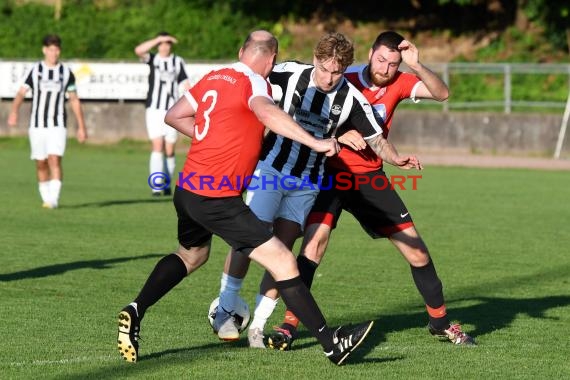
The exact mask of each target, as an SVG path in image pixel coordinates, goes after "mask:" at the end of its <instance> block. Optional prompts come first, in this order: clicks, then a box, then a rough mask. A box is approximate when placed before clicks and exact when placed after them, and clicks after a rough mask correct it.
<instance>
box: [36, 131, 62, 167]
mask: <svg viewBox="0 0 570 380" xmlns="http://www.w3.org/2000/svg"><path fill="white" fill-rule="evenodd" d="M28 136H29V137H30V148H31V156H30V158H31V159H32V160H45V159H47V158H48V156H51V155H53V156H63V153H65V143H66V142H67V128H64V127H48V128H43V127H38V128H35V127H30V128H29V129H28Z"/></svg>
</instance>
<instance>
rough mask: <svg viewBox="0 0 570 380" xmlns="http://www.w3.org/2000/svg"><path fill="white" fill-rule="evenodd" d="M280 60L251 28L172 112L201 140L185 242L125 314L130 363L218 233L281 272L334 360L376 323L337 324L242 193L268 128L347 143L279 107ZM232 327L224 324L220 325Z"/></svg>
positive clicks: (287, 294) (323, 144)
mask: <svg viewBox="0 0 570 380" xmlns="http://www.w3.org/2000/svg"><path fill="white" fill-rule="evenodd" d="M276 56H277V40H276V39H275V37H274V36H273V35H271V34H270V33H269V32H266V31H256V32H253V33H251V34H250V35H249V36H248V38H247V39H246V41H245V43H244V45H243V47H242V48H241V49H240V51H239V62H238V63H235V64H233V65H231V66H230V67H227V68H223V69H220V70H216V71H213V72H210V73H209V74H206V75H205V76H204V77H203V78H202V79H201V80H200V81H199V82H198V83H197V84H196V85H195V86H194V87H193V88H192V89H191V90H190V91H189V92H188V93H186V95H185V96H184V97H183V98H181V99H180V100H179V101H178V102H177V103H175V104H174V106H173V107H172V108H170V110H169V111H168V113H167V114H166V118H165V121H166V122H167V123H168V124H169V125H171V126H172V127H174V128H176V129H177V130H178V131H179V132H181V133H183V134H185V135H187V136H191V137H193V142H192V148H191V149H190V151H189V153H188V155H187V159H186V164H185V165H184V171H183V173H182V175H181V176H180V178H179V180H178V183H177V187H176V190H175V193H174V205H175V208H176V212H177V215H178V241H179V246H178V249H177V250H176V252H175V253H173V254H171V255H168V256H165V257H164V258H162V259H161V260H160V261H159V262H158V263H157V265H156V267H155V268H154V270H153V272H152V273H151V274H150V276H149V277H148V279H147V281H146V283H145V285H144V286H143V288H142V289H141V291H140V293H139V295H138V296H137V297H136V298H135V299H134V301H133V302H132V303H130V304H129V305H128V306H126V307H125V308H123V310H122V311H121V312H120V313H119V321H118V322H119V328H118V348H119V352H120V354H121V356H122V357H123V358H124V359H125V360H127V361H130V362H136V361H137V358H138V338H139V332H140V321H141V320H142V318H143V316H144V314H145V312H146V310H147V309H148V308H149V307H151V306H152V305H154V304H155V303H156V302H158V301H159V300H160V299H161V298H162V297H163V296H165V295H166V294H167V293H168V292H169V291H170V290H171V289H172V288H174V287H175V286H176V285H177V284H178V283H179V282H180V281H182V280H183V279H184V277H186V276H187V275H189V274H190V273H192V272H194V271H195V270H196V269H198V268H199V267H201V266H202V265H203V264H204V263H205V262H206V261H207V260H208V256H209V253H210V245H211V242H212V235H213V234H216V235H218V236H220V237H221V238H222V239H224V241H226V242H227V243H228V244H229V245H230V246H231V247H232V248H233V249H235V250H236V251H238V252H241V253H242V254H244V255H248V257H249V258H250V259H251V260H254V261H256V262H257V263H259V264H260V265H261V266H263V267H264V268H266V269H267V270H268V271H269V272H270V273H271V275H272V276H273V278H274V279H275V281H276V285H277V288H278V289H279V292H280V294H281V296H282V297H283V300H284V301H285V303H286V304H287V306H288V307H289V308H291V309H292V310H294V312H295V313H296V315H298V316H299V319H300V320H301V321H302V322H303V324H304V325H305V326H306V327H307V328H308V329H309V330H310V331H311V332H312V333H313V335H314V336H315V337H316V338H317V339H318V341H319V342H320V343H321V345H322V346H323V349H324V351H325V354H326V356H327V357H328V358H329V359H330V360H331V361H332V362H333V363H335V364H337V365H340V364H342V363H343V362H344V361H345V360H346V358H347V357H348V356H349V355H350V353H351V352H352V351H353V350H354V349H355V348H356V347H357V346H358V345H359V344H360V343H361V342H362V340H363V339H364V338H365V337H366V336H367V335H368V332H369V331H370V329H371V328H372V324H373V322H372V321H367V322H364V323H360V324H358V325H355V326H353V327H341V328H340V329H337V330H333V329H331V328H329V327H328V326H327V324H326V321H325V318H324V316H323V315H322V314H321V311H320V309H319V307H318V306H317V304H316V302H315V300H314V298H313V296H312V295H311V293H310V292H309V290H308V289H307V287H306V286H305V285H304V284H303V282H302V280H301V278H300V276H299V271H298V269H297V265H296V261H295V257H294V255H293V253H292V252H291V251H290V250H289V249H287V247H286V246H285V245H284V244H283V243H282V242H281V241H280V240H279V239H277V238H276V237H274V236H273V234H272V233H271V232H270V231H269V230H268V228H267V226H266V225H265V224H264V223H263V222H262V221H261V220H259V219H258V218H257V217H256V216H255V214H253V212H252V211H251V210H250V209H249V208H248V207H247V206H246V205H245V203H244V201H243V199H242V192H243V190H244V189H245V186H244V183H243V178H244V177H246V176H249V175H251V174H252V173H253V169H254V167H255V164H256V162H257V159H258V156H259V151H260V148H261V143H262V138H263V131H264V129H265V127H268V128H269V129H271V130H272V131H275V132H276V133H279V134H281V135H284V136H286V137H288V138H291V139H293V140H295V141H299V142H301V143H302V144H305V145H307V146H309V147H310V148H311V149H313V150H315V151H317V152H322V153H323V154H325V155H326V156H331V155H334V154H336V153H337V152H338V149H339V147H338V144H337V143H336V141H335V140H334V139H326V140H319V139H315V138H314V137H313V136H311V135H310V134H309V133H308V132H306V131H305V130H303V129H302V128H301V127H300V126H299V125H298V124H297V123H296V122H295V121H294V120H293V119H292V118H291V117H290V116H289V115H288V114H287V113H285V112H283V111H282V110H280V109H279V108H278V107H277V106H276V105H275V104H274V103H273V100H272V98H271V95H270V87H269V84H268V82H267V81H266V79H267V77H268V75H269V73H270V72H271V69H272V68H273V66H274V64H275V59H276ZM238 177H239V179H238ZM227 312H228V313H232V312H233V309H232V310H227ZM223 322H224V323H233V320H232V319H227V320H225V321H223ZM223 328H224V325H223V324H221V325H220V324H219V323H217V322H216V321H214V329H215V330H218V331H219V330H221V329H223Z"/></svg>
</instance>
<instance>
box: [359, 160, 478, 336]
mask: <svg viewBox="0 0 570 380" xmlns="http://www.w3.org/2000/svg"><path fill="white" fill-rule="evenodd" d="M364 175H367V176H368V177H369V180H368V182H369V185H363V186H361V187H360V189H359V191H358V192H357V193H354V194H353V196H351V199H350V200H349V202H348V207H349V208H350V211H351V212H352V213H353V215H354V216H355V217H356V219H357V220H358V221H359V222H360V224H361V226H362V227H363V228H364V230H365V231H366V232H368V234H369V235H370V236H371V237H372V238H381V237H387V238H389V239H390V241H391V242H392V243H393V244H394V245H395V246H396V248H397V249H398V250H399V251H400V253H401V254H402V256H403V257H404V258H405V259H406V261H408V263H409V264H410V268H411V272H412V277H413V279H414V283H415V285H416V287H417V289H418V292H419V293H420V294H421V296H422V298H423V300H424V302H425V305H426V309H427V310H428V315H429V321H430V323H429V326H431V327H430V331H434V332H435V331H436V332H441V333H444V332H445V331H446V330H448V329H449V328H450V326H451V325H450V323H449V319H448V317H447V313H446V309H445V300H444V296H443V287H442V283H441V281H440V279H439V277H438V276H437V273H436V270H435V266H434V264H433V262H432V260H431V258H430V255H429V252H428V249H427V246H426V244H425V243H424V241H423V240H422V238H421V237H420V235H419V233H418V232H417V230H416V228H415V226H414V222H413V220H412V217H411V215H410V213H409V211H408V209H407V208H406V205H405V204H404V202H403V201H402V199H401V198H400V196H399V195H398V193H397V192H396V191H395V190H394V189H393V188H392V187H391V186H388V181H387V180H386V179H385V178H386V175H385V174H384V172H383V171H382V170H378V171H375V172H370V173H366V174H364ZM379 178H383V179H384V180H380V179H379ZM362 205H365V206H364V207H363V206H362ZM455 330H457V329H455ZM459 330H460V329H459ZM456 333H457V334H456V335H461V339H464V342H463V343H465V342H467V341H470V342H472V339H471V338H470V337H469V336H468V335H466V334H464V333H462V332H461V333H459V332H456Z"/></svg>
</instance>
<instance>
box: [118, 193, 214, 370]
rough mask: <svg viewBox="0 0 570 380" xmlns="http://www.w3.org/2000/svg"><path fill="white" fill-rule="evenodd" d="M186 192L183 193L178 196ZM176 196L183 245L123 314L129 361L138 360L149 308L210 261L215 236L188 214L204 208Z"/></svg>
mask: <svg viewBox="0 0 570 380" xmlns="http://www.w3.org/2000/svg"><path fill="white" fill-rule="evenodd" d="M183 191H184V190H179V191H177V192H176V194H179V192H183ZM184 192H185V191H184ZM185 193H187V192H185ZM176 194H175V196H174V205H175V206H176V211H177V214H178V241H179V243H180V245H179V247H178V249H177V251H176V252H175V253H172V254H170V255H167V256H165V257H163V258H162V259H160V260H159V261H158V263H157V264H156V266H155V267H154V269H153V271H152V272H151V273H150V275H149V277H148V278H147V280H146V282H145V284H144V286H143V287H142V289H141V290H140V292H139V294H138V295H137V297H136V298H135V299H134V300H133V302H131V303H130V304H129V305H127V306H126V307H124V308H123V310H121V312H120V313H119V330H118V339H117V341H118V349H119V352H120V354H121V356H122V357H123V358H124V359H125V360H126V361H129V362H136V361H137V359H138V339H139V333H140V322H141V320H142V319H143V317H144V315H145V312H146V311H147V309H148V308H149V307H151V306H152V305H154V304H155V303H156V302H158V301H159V300H160V299H161V298H162V297H164V296H165V295H166V294H167V293H168V292H169V291H170V290H172V289H173V288H174V287H175V286H176V285H177V284H178V283H180V281H182V280H183V279H184V277H186V276H187V275H188V274H190V273H192V272H193V271H195V270H196V269H198V268H199V267H201V266H202V265H203V264H204V263H205V262H206V261H207V260H208V256H209V252H210V244H211V240H212V234H211V232H210V231H208V230H206V229H204V228H203V227H202V226H201V225H200V224H198V223H197V222H195V221H194V219H192V218H191V217H190V216H189V214H188V213H187V210H188V208H191V207H200V205H198V206H197V205H195V204H192V203H191V200H189V199H188V198H187V197H185V196H184V195H181V196H178V197H177V196H176Z"/></svg>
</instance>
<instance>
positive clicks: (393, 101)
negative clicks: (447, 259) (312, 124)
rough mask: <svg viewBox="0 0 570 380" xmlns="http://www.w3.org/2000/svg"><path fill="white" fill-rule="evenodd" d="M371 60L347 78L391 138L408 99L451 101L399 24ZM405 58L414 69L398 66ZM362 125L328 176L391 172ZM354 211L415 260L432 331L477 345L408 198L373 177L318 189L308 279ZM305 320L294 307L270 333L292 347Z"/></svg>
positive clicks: (304, 251) (307, 251) (305, 268)
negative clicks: (457, 318) (457, 319)
mask: <svg viewBox="0 0 570 380" xmlns="http://www.w3.org/2000/svg"><path fill="white" fill-rule="evenodd" d="M368 58H369V62H368V64H364V65H354V66H351V67H349V68H348V69H347V71H346V72H345V77H346V78H347V79H348V80H349V81H350V82H351V83H352V84H354V85H355V86H356V87H357V88H358V89H359V90H360V91H362V93H363V94H364V96H365V97H366V98H367V99H368V100H369V101H370V104H371V105H372V106H373V107H374V109H375V110H376V115H377V117H379V118H381V119H382V120H383V121H384V124H385V128H384V135H385V137H386V138H387V137H388V132H389V130H390V126H391V124H392V116H393V114H394V112H395V110H396V107H397V106H398V104H399V103H400V102H401V101H402V100H404V99H411V100H412V101H414V102H418V101H419V99H422V98H423V99H434V100H437V101H444V100H446V99H447V97H448V96H449V90H448V88H447V85H446V84H445V83H444V82H443V81H442V80H441V79H440V78H439V77H438V76H437V75H436V74H434V73H433V72H432V71H431V70H429V69H428V68H427V67H425V66H424V65H423V64H422V63H421V62H420V60H419V52H418V49H417V48H416V46H415V45H414V44H412V43H411V42H410V41H407V40H405V39H404V37H403V36H401V35H399V34H398V33H396V32H393V31H386V32H383V33H381V34H379V35H378V37H377V38H376V40H375V41H374V43H373V45H372V47H371V49H370V52H369V57H368ZM402 61H403V62H404V63H405V64H406V65H407V66H408V67H409V68H410V69H411V70H412V72H411V73H405V72H402V71H400V70H399V67H400V63H401V62H402ZM361 140H362V138H361V137H360V136H359V134H358V132H356V131H355V130H352V131H350V132H348V133H346V134H344V135H343V136H341V137H339V142H341V143H343V148H342V149H341V151H340V153H339V154H338V155H337V156H335V157H331V158H330V159H329V160H327V162H326V166H327V177H328V176H329V175H330V176H332V177H333V178H334V176H335V175H336V173H339V172H344V173H355V174H357V175H359V176H368V177H370V178H373V177H375V176H385V174H384V171H383V165H382V159H381V158H379V157H378V156H377V155H376V154H375V153H374V152H373V151H372V150H370V149H368V148H365V149H362V150H361V148H363V147H364V145H363V144H362V141H361ZM343 209H344V210H347V211H349V212H350V213H352V214H353V215H354V216H355V218H356V219H357V220H358V221H359V222H360V224H361V226H362V227H363V229H364V230H365V231H366V232H367V233H368V234H369V235H370V236H371V237H372V238H381V237H386V238H388V239H390V241H391V242H392V244H394V246H395V247H396V248H397V249H398V251H399V252H400V254H401V255H402V257H404V258H405V259H406V261H407V262H408V264H409V265H410V269H411V274H412V278H413V280H414V283H415V285H416V288H417V289H418V292H419V293H420V294H421V296H422V298H423V300H424V302H425V306H426V310H427V312H428V318H429V323H428V330H429V332H430V333H431V334H432V335H436V336H440V337H442V338H444V339H446V340H449V341H451V342H452V343H454V344H461V345H472V344H475V341H474V340H473V338H472V337H470V336H469V335H467V334H466V333H465V332H463V331H462V329H461V326H460V325H459V324H451V323H450V320H449V317H448V316H447V310H446V307H445V301H444V296H443V286H442V283H441V280H440V279H439V277H438V275H437V273H436V270H435V266H434V263H433V261H432V259H431V257H430V254H429V251H428V248H427V246H426V244H425V242H424V241H423V239H422V238H421V236H420V234H419V232H418V231H417V230H416V228H415V225H414V222H413V220H412V217H411V215H410V213H409V211H408V210H407V208H406V206H405V204H404V203H403V201H402V199H401V198H400V197H399V196H398V194H397V193H396V191H395V190H394V189H393V188H392V187H391V186H386V187H385V188H384V189H381V190H378V189H375V188H374V187H373V186H372V185H371V184H370V183H369V184H361V185H360V187H358V188H356V187H355V186H352V188H351V190H348V191H339V190H337V189H335V186H334V185H333V186H332V187H331V188H330V189H328V188H327V189H326V190H323V191H321V192H320V193H319V195H318V197H317V200H316V201H315V205H314V206H313V209H312V210H311V212H310V213H309V216H308V218H307V225H306V231H305V236H304V239H303V244H302V246H301V253H300V254H299V256H298V258H297V263H298V266H299V272H300V273H301V278H303V281H305V284H306V285H307V287H309V288H310V287H311V284H312V281H313V277H314V275H315V271H316V269H317V266H318V265H319V263H320V262H321V260H322V258H323V256H324V254H325V250H326V248H327V245H328V242H329V238H330V234H331V233H332V229H333V228H335V226H336V223H337V221H338V219H339V217H340V215H341V212H342V210H343ZM297 325H298V320H297V318H296V317H295V315H293V313H291V312H289V311H287V312H286V315H285V319H284V321H283V324H282V325H281V326H280V328H278V329H276V331H275V332H274V333H273V334H272V335H271V336H270V337H269V340H270V341H271V342H272V345H273V346H274V347H275V348H278V349H289V348H290V347H291V343H292V341H293V339H294V338H295V336H296V331H297Z"/></svg>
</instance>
